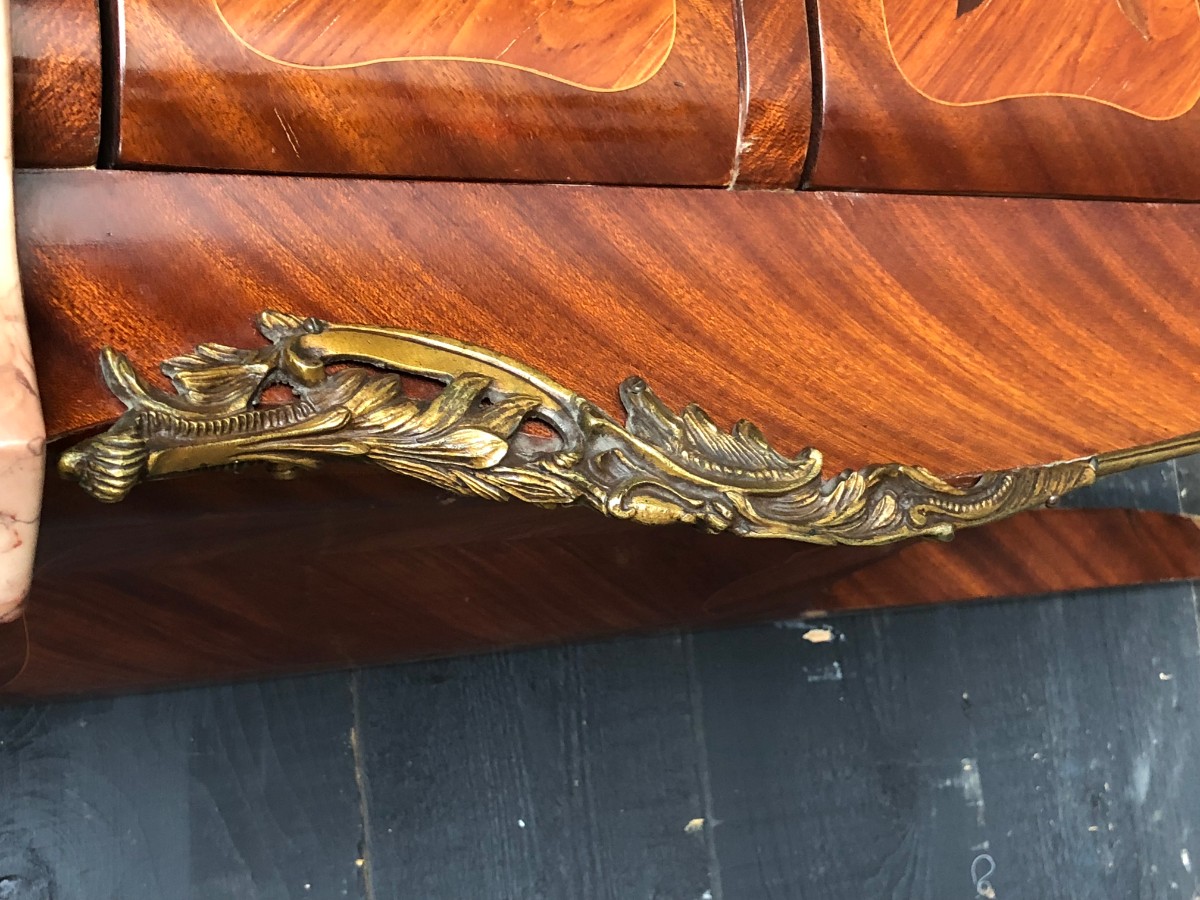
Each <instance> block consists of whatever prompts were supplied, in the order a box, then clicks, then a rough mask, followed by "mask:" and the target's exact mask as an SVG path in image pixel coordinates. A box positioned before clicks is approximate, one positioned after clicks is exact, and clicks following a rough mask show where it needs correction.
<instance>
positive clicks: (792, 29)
mask: <svg viewBox="0 0 1200 900" xmlns="http://www.w3.org/2000/svg"><path fill="white" fill-rule="evenodd" d="M737 7H738V10H739V12H740V13H741V15H742V17H743V25H742V27H743V29H744V32H745V36H746V60H745V69H746V72H745V85H744V90H745V92H746V93H745V98H744V105H745V108H744V122H743V123H742V126H741V136H740V139H739V142H738V157H737V163H736V165H735V166H734V177H733V186H734V187H737V188H796V187H799V186H800V178H801V175H802V174H803V171H804V162H805V159H806V158H807V156H808V144H809V137H810V130H811V127H812V107H813V82H812V64H811V60H810V58H809V47H808V43H809V41H808V13H807V11H806V9H805V4H804V3H797V2H789V0H741V2H740V3H738V4H737Z"/></svg>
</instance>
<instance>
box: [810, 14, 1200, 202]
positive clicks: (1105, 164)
mask: <svg viewBox="0 0 1200 900" xmlns="http://www.w3.org/2000/svg"><path fill="white" fill-rule="evenodd" d="M817 12H818V18H819V22H818V23H817V24H818V28H819V36H820V42H821V48H822V58H823V80H824V91H823V98H822V99H823V108H824V113H823V120H822V131H821V144H820V151H819V153H818V155H817V159H816V164H815V167H814V168H813V171H812V178H811V184H812V185H813V186H814V187H818V188H822V187H845V188H874V189H885V190H915V191H955V192H957V191H962V192H1011V193H1028V194H1053V195H1076V196H1106V197H1137V198H1162V199H1198V198H1200V167H1197V166H1196V164H1195V160H1196V156H1197V151H1198V148H1200V111H1197V110H1196V108H1195V107H1196V103H1197V100H1200V7H1197V5H1196V3H1195V2H1194V0H1163V2H1161V3H1156V4H1142V3H1140V2H1130V3H1114V2H1104V0H1069V2H1058V3H1043V2H1040V0H1013V2H1008V3H983V4H980V3H978V2H961V0H960V2H957V3H956V0H823V2H820V3H818V4H817Z"/></svg>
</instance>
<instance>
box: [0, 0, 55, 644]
mask: <svg viewBox="0 0 1200 900" xmlns="http://www.w3.org/2000/svg"><path fill="white" fill-rule="evenodd" d="M45 445H46V427H45V423H44V422H43V420H42V406H41V402H40V400H39V399H38V390H37V380H36V376H35V375H34V370H33V355H32V353H31V352H30V349H29V332H28V330H27V328H26V326H25V307H24V305H23V304H22V302H21V282H20V278H19V276H18V272H17V243H16V223H15V220H14V218H13V163H12V46H11V39H10V36H9V9H8V0H0V622H4V621H7V620H9V619H12V618H15V617H16V616H17V615H18V614H19V613H20V609H21V602H22V601H23V600H24V599H25V595H26V594H27V593H29V582H30V578H31V576H32V574H33V550H34V545H35V543H36V541H37V531H38V516H39V514H40V512H41V507H42V479H43V476H44V472H45V452H46V451H45Z"/></svg>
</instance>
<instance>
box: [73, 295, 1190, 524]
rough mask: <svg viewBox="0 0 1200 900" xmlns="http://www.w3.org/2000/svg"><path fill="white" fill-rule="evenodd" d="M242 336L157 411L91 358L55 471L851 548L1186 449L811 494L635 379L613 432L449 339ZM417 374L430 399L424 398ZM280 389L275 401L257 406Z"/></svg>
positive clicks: (899, 474)
mask: <svg viewBox="0 0 1200 900" xmlns="http://www.w3.org/2000/svg"><path fill="white" fill-rule="evenodd" d="M258 327H259V330H260V331H261V333H262V335H263V336H264V337H265V338H266V339H267V341H269V342H270V343H269V344H268V346H265V347H262V348H260V349H256V350H242V349H237V348H233V347H226V346H223V345H220V344H201V345H200V346H198V347H197V348H196V349H195V351H194V352H193V353H191V354H189V355H186V356H179V357H176V358H174V359H170V360H167V361H166V362H165V363H164V364H163V366H162V370H163V372H164V374H165V375H166V376H167V377H168V378H169V379H170V381H171V383H172V384H173V386H174V388H175V393H173V394H172V393H169V392H166V391H163V390H160V389H158V388H155V387H153V386H151V385H148V384H147V383H146V382H145V381H144V380H143V379H142V378H141V377H140V376H139V375H138V373H137V372H136V371H135V370H134V369H133V367H132V366H131V365H130V363H129V361H128V360H127V359H126V358H125V357H124V356H123V355H121V354H120V353H117V352H116V351H114V350H111V349H106V350H105V351H104V352H103V354H102V356H101V367H102V370H103V375H104V378H105V381H106V383H107V384H108V386H109V387H110V389H111V390H112V391H113V392H114V393H115V394H116V396H117V397H118V398H119V399H120V400H121V401H122V403H124V404H125V406H126V407H128V410H127V412H125V414H124V415H122V416H121V417H120V418H119V419H118V420H117V421H116V422H115V423H114V424H113V425H112V426H111V427H110V428H109V429H108V430H107V431H105V432H103V433H101V434H99V435H97V436H95V437H92V438H89V439H87V440H84V441H83V442H82V443H80V444H78V445H77V446H75V447H74V448H72V449H70V450H68V451H67V452H66V453H64V454H63V456H62V457H61V459H60V462H59V469H60V471H61V473H62V474H63V475H65V476H67V477H70V478H74V479H76V480H78V481H79V483H80V484H81V485H82V487H83V488H84V489H85V490H87V491H88V492H89V493H91V494H92V495H93V496H95V497H96V498H98V499H100V500H103V501H108V502H115V501H118V500H121V499H122V498H123V497H125V495H126V494H127V493H128V492H129V491H130V489H131V488H132V487H133V486H134V485H135V484H137V483H138V482H140V481H144V480H148V479H152V478H158V477H162V476H168V475H174V474H179V473H184V472H190V471H195V470H199V469H205V468H211V467H218V466H230V465H235V464H239V463H249V462H258V463H266V464H268V465H270V466H272V467H273V468H274V469H275V470H276V472H277V473H278V474H281V475H287V474H290V473H293V472H295V471H296V470H299V469H305V468H312V467H315V466H317V465H319V464H320V462H321V461H322V460H325V459H331V458H338V457H341V458H353V459H359V460H364V461H366V462H368V463H372V464H374V465H377V466H381V467H383V468H384V469H387V470H389V471H392V472H396V473H399V474H402V475H408V476H411V477H413V478H417V479H420V480H422V481H426V482H429V483H431V484H434V485H437V486H439V487H442V488H445V489H447V490H450V491H454V492H456V493H459V494H469V495H475V496H479V497H485V498H488V499H491V500H522V501H525V502H528V503H534V504H537V505H540V506H545V507H556V506H566V505H569V504H587V505H590V506H592V507H595V508H596V509H598V510H600V511H601V512H603V513H605V514H607V515H609V516H614V517H616V518H620V519H632V520H634V521H637V522H641V523H644V524H650V525H660V524H668V523H674V522H683V523H691V524H695V525H698V526H701V527H703V528H705V529H707V530H709V531H712V532H730V533H733V534H737V535H742V536H745V537H776V538H787V539H791V540H798V541H807V542H810V543H816V544H847V545H860V546H865V545H878V544H885V543H890V542H893V541H899V540H904V539H906V538H913V537H928V538H941V539H949V538H950V537H952V536H953V534H954V532H955V530H956V529H958V528H964V527H969V526H975V525H982V524H985V523H987V522H992V521H996V520H998V519H1002V518H1004V517H1006V516H1009V515H1012V514H1014V513H1018V512H1021V511H1023V510H1028V509H1032V508H1035V507H1039V506H1044V505H1046V504H1049V503H1053V502H1054V501H1055V500H1056V499H1057V498H1058V497H1059V496H1061V495H1062V494H1064V493H1066V492H1068V491H1071V490H1074V489H1076V488H1079V487H1082V486H1084V485H1088V484H1091V483H1092V482H1093V481H1094V480H1095V479H1096V477H1097V475H1098V474H1103V473H1104V472H1106V471H1116V470H1117V469H1119V468H1129V467H1131V466H1133V465H1136V464H1139V463H1141V462H1149V461H1154V460H1155V459H1160V458H1167V457H1169V456H1174V455H1179V454H1181V453H1183V452H1187V451H1188V450H1190V449H1193V445H1194V444H1195V443H1196V442H1195V441H1194V440H1193V442H1192V444H1186V446H1185V443H1186V442H1185V441H1183V440H1182V439H1181V440H1180V441H1176V442H1173V443H1170V444H1169V445H1168V444H1163V445H1154V446H1152V447H1147V448H1139V449H1137V450H1134V451H1126V452H1124V453H1122V454H1111V455H1109V456H1094V457H1087V458H1083V459H1075V460H1069V461H1064V462H1057V463H1052V464H1049V465H1044V466H1031V467H1025V468H1016V469H1009V470H1005V471H995V472H987V473H984V474H982V475H977V476H969V477H962V478H950V479H944V478H940V477H938V476H936V475H934V474H932V473H931V472H929V471H927V470H926V469H923V468H920V467H918V466H910V465H900V464H895V463H888V464H884V465H874V466H868V467H866V468H863V469H859V470H857V471H846V472H843V473H841V474H840V475H837V476H835V477H833V478H828V479H826V478H823V477H822V471H821V470H822V458H821V454H820V452H819V451H817V450H815V449H812V448H809V449H806V450H804V451H803V452H801V453H800V454H799V455H797V456H795V457H793V458H789V457H786V456H784V455H782V454H781V453H779V452H778V451H777V450H775V449H774V448H772V447H771V446H770V444H768V443H767V441H766V439H765V438H764V437H763V435H762V433H761V432H760V431H759V430H758V429H757V428H756V427H755V426H754V425H752V424H750V423H749V422H745V421H742V422H739V423H737V424H736V425H735V426H734V427H733V429H732V430H731V431H730V432H726V431H723V430H721V429H720V428H718V427H717V426H716V425H715V424H714V423H713V421H712V420H711V419H710V418H709V417H708V416H707V415H706V414H705V413H704V411H703V410H702V409H700V408H699V407H698V406H695V405H690V406H687V407H686V408H685V409H684V410H683V411H682V412H680V413H675V412H673V411H672V410H670V409H669V408H667V407H666V405H664V404H663V403H662V401H661V400H659V398H658V397H657V396H656V395H655V394H654V392H653V391H651V389H650V388H649V386H648V385H647V384H646V383H645V382H644V381H642V380H641V379H640V378H636V377H634V378H629V379H626V381H625V382H624V383H623V384H622V385H621V388H620V396H621V402H622V404H623V405H624V408H625V411H626V416H627V417H626V421H625V424H624V425H621V424H620V423H618V422H617V421H616V420H615V419H613V418H612V417H611V416H609V415H608V414H607V413H605V412H604V411H603V410H602V409H600V408H599V407H598V406H596V405H595V404H594V403H592V402H591V401H589V400H587V399H586V398H584V397H581V396H579V395H578V394H575V393H573V392H572V391H569V390H568V389H566V388H564V387H562V386H561V385H558V384H556V383H554V382H553V381H551V380H549V379H548V378H547V377H545V376H544V375H542V374H541V373H539V372H537V371H535V370H532V369H530V368H529V367H527V366H524V365H522V364H521V363H518V362H516V361H514V360H511V359H507V358H505V357H503V356H500V355H498V354H495V353H492V352H491V351H488V350H485V349H483V348H481V347H477V346H473V345H470V344H464V343H460V342H458V341H454V340H451V339H448V338H442V337H437V336H433V335H428V334H422V333H418V332H409V331H400V330H397V329H391V328H381V327H371V326H363V325H337V324H330V323H327V322H323V321H319V320H317V319H312V318H309V319H301V318H299V317H296V316H292V315H287V314H284V313H278V312H272V311H267V312H264V313H262V314H261V316H260V317H259V323H258ZM414 376H415V377H416V378H420V379H432V380H433V381H434V382H436V383H438V389H437V391H436V393H435V394H434V395H433V396H432V397H431V398H429V397H422V396H421V395H422V393H428V392H421V391H418V390H414V389H413V388H414ZM278 386H283V387H284V388H286V389H287V392H289V393H290V395H291V396H290V399H288V400H286V401H285V402H273V401H272V400H271V399H269V398H270V397H273V396H275V395H276V394H277V393H278ZM532 422H537V423H541V424H542V425H543V426H548V430H547V428H544V427H543V428H538V427H531V426H530V423H532Z"/></svg>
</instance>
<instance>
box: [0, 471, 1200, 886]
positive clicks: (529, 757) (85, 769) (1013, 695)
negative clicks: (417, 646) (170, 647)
mask: <svg viewBox="0 0 1200 900" xmlns="http://www.w3.org/2000/svg"><path fill="white" fill-rule="evenodd" d="M1079 502H1080V503H1089V504H1120V505H1137V506H1142V507H1146V508H1156V509H1164V510H1174V511H1179V510H1180V509H1184V510H1185V511H1188V512H1193V513H1200V463H1197V462H1195V461H1189V462H1187V463H1185V464H1180V465H1166V466H1162V467H1159V468H1157V469H1154V470H1152V471H1150V472H1149V473H1145V474H1142V475H1138V476H1131V477H1127V478H1124V479H1123V480H1121V481H1119V482H1110V483H1108V484H1104V485H1101V486H1098V487H1097V488H1096V489H1094V490H1093V491H1092V493H1091V494H1090V495H1087V496H1085V497H1083V498H1082V499H1081V500H1080V501H1079ZM1181 504H1182V505H1181ZM931 577H936V573H931ZM821 638H829V639H828V640H820V639H821ZM980 896H983V897H995V898H1000V900H1009V898H1022V900H1026V898H1038V900H1053V898H1072V900H1074V898H1146V900H1149V898H1183V900H1193V898H1195V897H1197V896H1200V646H1198V639H1197V605H1196V593H1195V591H1194V589H1193V586H1192V585H1187V584H1178V585H1170V586H1163V587H1156V588H1145V589H1139V590H1130V591H1113V592H1105V593H1092V594H1079V595H1070V596H1054V597H1042V598H1032V599H1023V600H1014V601H1007V602H999V603H988V604H979V605H975V606H958V607H941V608H937V609H924V610H910V611H904V612H894V613H881V614H867V615H852V616H845V617H841V618H836V619H830V620H826V621H822V622H816V623H814V622H808V623H780V624H777V625H769V626H762V627H754V628H744V629H738V630H731V631H725V632H714V633H703V634H695V635H682V634H669V635H663V636H659V637H653V638H639V639H628V640H622V641H615V642H609V643H603V644H592V645H582V646H571V647H562V648H554V649H546V650H539V651H533V652H522V653H512V654H504V655H493V656H485V657H478V658H474V659H466V660H455V661H447V662H434V663H426V664H417V665H407V666H398V667H394V668H389V669H372V670H365V671H360V672H355V673H348V674H337V675H324V676H319V677H311V678H301V679H290V680H282V681H273V682H263V683H256V684H243V685H238V686H232V687H216V688H211V689H204V690H190V691H179V692H173V693H162V694H156V695H145V696H129V697H121V698H118V699H106V700H92V701H86V702H72V703H62V704H49V705H38V706H30V707H25V708H13V709H6V710H0V900H16V898H19V900H33V898H36V900H51V898H53V900H110V898H111V900H190V898H197V900H220V898H339V897H353V898H363V900H383V898H405V900H411V898H416V900H474V898H484V900H492V898H496V900H507V898H513V900H525V898H544V900H571V898H579V900H705V898H711V900H722V898H723V900H791V898H798V900H810V898H811V900H867V898H871V900H874V898H887V900H900V898H905V900H907V898H913V900H916V898H920V900H943V898H946V900H957V898H962V900H969V898H974V897H980Z"/></svg>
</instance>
